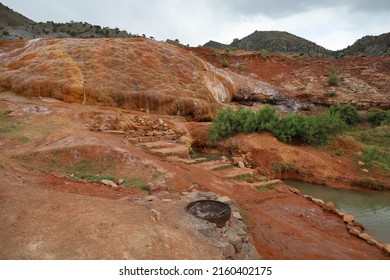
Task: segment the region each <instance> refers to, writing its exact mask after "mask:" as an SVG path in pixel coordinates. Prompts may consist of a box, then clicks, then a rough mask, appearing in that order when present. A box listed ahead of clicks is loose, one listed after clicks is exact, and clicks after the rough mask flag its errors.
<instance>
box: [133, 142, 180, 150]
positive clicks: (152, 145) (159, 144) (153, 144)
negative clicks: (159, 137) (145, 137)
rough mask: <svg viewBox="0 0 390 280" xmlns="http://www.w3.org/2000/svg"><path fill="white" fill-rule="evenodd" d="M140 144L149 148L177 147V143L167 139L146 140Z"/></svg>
mask: <svg viewBox="0 0 390 280" xmlns="http://www.w3.org/2000/svg"><path fill="white" fill-rule="evenodd" d="M138 146H140V147H143V148H147V149H162V148H171V147H175V146H176V145H175V144H174V143H172V142H167V141H156V142H145V143H140V144H138Z"/></svg>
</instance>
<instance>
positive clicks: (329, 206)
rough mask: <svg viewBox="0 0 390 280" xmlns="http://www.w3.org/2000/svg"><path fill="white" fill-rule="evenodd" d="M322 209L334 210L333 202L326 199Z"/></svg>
mask: <svg viewBox="0 0 390 280" xmlns="http://www.w3.org/2000/svg"><path fill="white" fill-rule="evenodd" d="M324 209H325V210H328V211H331V212H334V211H335V209H336V207H335V206H334V204H333V202H331V201H328V202H327V203H325V205H324Z"/></svg>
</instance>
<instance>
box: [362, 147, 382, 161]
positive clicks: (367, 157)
mask: <svg viewBox="0 0 390 280" xmlns="http://www.w3.org/2000/svg"><path fill="white" fill-rule="evenodd" d="M378 158H379V152H378V149H377V148H375V147H367V148H364V150H363V155H362V159H363V161H364V162H366V164H368V165H369V164H371V162H372V161H374V160H378Z"/></svg>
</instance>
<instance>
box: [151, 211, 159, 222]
mask: <svg viewBox="0 0 390 280" xmlns="http://www.w3.org/2000/svg"><path fill="white" fill-rule="evenodd" d="M150 212H151V213H152V216H151V218H152V220H154V221H160V220H161V214H160V213H159V212H158V211H157V210H154V209H152V210H150Z"/></svg>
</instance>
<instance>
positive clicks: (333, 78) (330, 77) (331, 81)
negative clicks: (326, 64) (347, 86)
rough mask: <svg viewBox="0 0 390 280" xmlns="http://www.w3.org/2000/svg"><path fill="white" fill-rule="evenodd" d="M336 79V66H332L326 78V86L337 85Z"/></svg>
mask: <svg viewBox="0 0 390 280" xmlns="http://www.w3.org/2000/svg"><path fill="white" fill-rule="evenodd" d="M337 80H338V72H337V69H336V68H333V69H332V70H331V71H330V72H329V74H328V79H327V81H326V83H327V85H328V86H337Z"/></svg>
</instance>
